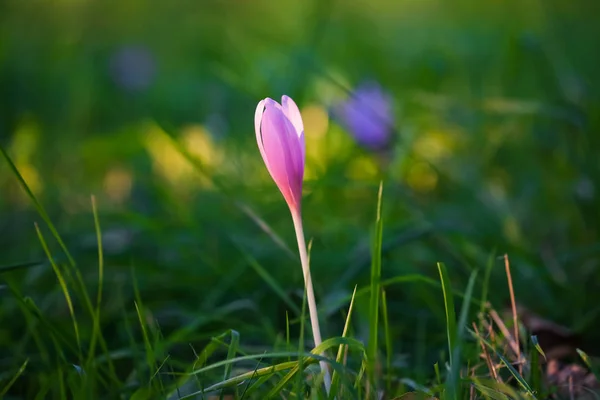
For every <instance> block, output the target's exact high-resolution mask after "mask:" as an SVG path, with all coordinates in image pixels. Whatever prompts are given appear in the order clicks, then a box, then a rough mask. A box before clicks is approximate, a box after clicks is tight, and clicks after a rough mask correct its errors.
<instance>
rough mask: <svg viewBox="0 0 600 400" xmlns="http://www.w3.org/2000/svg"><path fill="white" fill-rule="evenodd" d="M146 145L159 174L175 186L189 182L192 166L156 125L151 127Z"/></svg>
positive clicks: (147, 132)
mask: <svg viewBox="0 0 600 400" xmlns="http://www.w3.org/2000/svg"><path fill="white" fill-rule="evenodd" d="M144 145H145V147H146V150H147V151H148V153H149V154H150V157H151V158H152V167H153V169H154V171H155V172H156V173H157V174H159V175H160V176H162V177H163V178H164V179H165V180H167V181H169V182H170V183H173V184H179V183H183V182H184V181H186V180H189V178H190V177H191V175H192V173H193V168H192V166H191V165H190V163H189V162H188V160H186V158H185V156H184V155H183V154H181V152H180V151H179V150H177V149H176V148H175V146H174V143H173V141H172V140H171V138H170V137H169V136H168V135H167V133H166V132H164V131H163V130H162V129H161V128H160V127H159V126H157V125H154V124H152V125H150V126H149V128H148V129H147V131H146V137H145V140H144Z"/></svg>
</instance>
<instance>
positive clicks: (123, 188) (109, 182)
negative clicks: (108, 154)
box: [103, 167, 133, 203]
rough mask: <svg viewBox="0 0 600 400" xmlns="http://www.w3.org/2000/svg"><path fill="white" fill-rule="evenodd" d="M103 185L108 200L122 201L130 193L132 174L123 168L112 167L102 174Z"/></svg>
mask: <svg viewBox="0 0 600 400" xmlns="http://www.w3.org/2000/svg"><path fill="white" fill-rule="evenodd" d="M103 186H104V191H105V193H106V195H107V196H108V198H109V199H110V200H112V201H113V202H115V203H123V202H124V201H125V200H127V199H128V198H129V196H130V195H131V189H132V187H133V174H132V173H131V171H129V170H127V169H124V168H120V167H115V168H112V169H110V170H109V171H108V172H107V174H106V175H105V176H104V182H103Z"/></svg>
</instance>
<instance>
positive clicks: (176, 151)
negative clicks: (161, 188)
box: [144, 124, 225, 188]
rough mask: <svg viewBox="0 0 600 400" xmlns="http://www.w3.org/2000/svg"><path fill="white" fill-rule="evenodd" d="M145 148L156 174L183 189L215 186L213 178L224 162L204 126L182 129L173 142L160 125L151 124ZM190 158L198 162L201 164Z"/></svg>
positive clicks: (191, 126)
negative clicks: (193, 185)
mask: <svg viewBox="0 0 600 400" xmlns="http://www.w3.org/2000/svg"><path fill="white" fill-rule="evenodd" d="M144 144H145V147H146V149H147V151H148V153H149V154H150V157H151V159H152V166H153V169H154V171H155V172H156V173H157V174H158V175H160V176H161V177H162V178H164V179H165V180H166V181H168V182H169V183H171V184H173V185H175V186H178V187H180V188H184V187H188V186H191V185H192V184H199V185H200V186H202V187H212V181H211V179H210V175H211V173H212V170H213V169H214V168H217V167H218V166H219V165H220V164H221V163H222V161H223V160H224V157H225V155H224V153H223V151H222V149H221V148H220V147H219V146H217V145H216V144H215V143H214V142H213V140H212V137H211V135H210V133H209V131H208V129H206V128H205V127H203V126H201V125H190V126H188V127H186V128H184V129H183V130H182V133H181V138H180V139H179V140H178V141H177V142H174V141H173V139H171V137H169V136H168V134H167V133H166V132H164V131H163V130H162V129H161V128H160V127H159V126H157V125H155V124H152V125H150V126H149V128H148V129H147V131H146V138H145V141H144ZM189 158H192V159H197V160H198V161H199V163H198V164H195V163H194V162H192V161H191V160H190V159H189Z"/></svg>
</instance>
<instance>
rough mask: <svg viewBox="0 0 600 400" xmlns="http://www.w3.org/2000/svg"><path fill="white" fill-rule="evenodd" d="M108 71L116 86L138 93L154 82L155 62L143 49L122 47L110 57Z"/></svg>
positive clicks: (139, 47)
mask: <svg viewBox="0 0 600 400" xmlns="http://www.w3.org/2000/svg"><path fill="white" fill-rule="evenodd" d="M110 71H111V75H112V78H113V80H114V81H115V83H116V84H117V85H119V86H120V87H122V88H123V89H125V90H127V91H131V92H138V91H142V90H144V89H146V88H148V86H150V84H151V83H152V81H153V80H154V76H155V74H156V60H155V58H154V56H153V54H152V53H151V52H150V51H149V50H148V49H147V48H145V47H141V46H124V47H121V48H120V49H119V50H117V51H116V52H115V53H114V54H113V55H112V57H111V59H110Z"/></svg>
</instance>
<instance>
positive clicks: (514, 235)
mask: <svg viewBox="0 0 600 400" xmlns="http://www.w3.org/2000/svg"><path fill="white" fill-rule="evenodd" d="M502 225H503V226H502V231H503V233H504V235H505V236H506V237H507V238H508V240H510V241H511V242H513V243H519V242H521V241H522V235H521V228H520V227H519V223H518V222H517V219H516V218H515V217H514V216H512V215H509V216H507V217H506V218H504V221H503V224H502Z"/></svg>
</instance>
